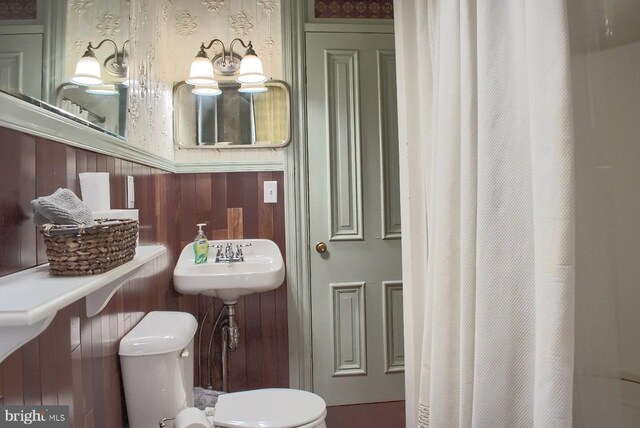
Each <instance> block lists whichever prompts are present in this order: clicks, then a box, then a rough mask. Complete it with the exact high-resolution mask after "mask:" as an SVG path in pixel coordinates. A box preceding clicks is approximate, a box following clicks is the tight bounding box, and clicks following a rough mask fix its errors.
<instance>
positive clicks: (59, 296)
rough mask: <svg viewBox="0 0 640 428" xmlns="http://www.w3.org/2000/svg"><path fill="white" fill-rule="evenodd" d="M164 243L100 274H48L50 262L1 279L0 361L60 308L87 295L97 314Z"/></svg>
mask: <svg viewBox="0 0 640 428" xmlns="http://www.w3.org/2000/svg"><path fill="white" fill-rule="evenodd" d="M166 251H167V249H166V248H165V247H163V246H145V247H138V248H137V250H136V255H135V257H134V258H133V260H131V261H130V262H128V263H125V264H123V265H122V266H118V267H117V268H115V269H112V270H110V271H108V272H105V273H103V274H100V275H88V276H73V277H61V276H52V275H49V265H42V266H37V267H35V268H32V269H27V270H24V271H21V272H18V273H15V274H11V275H7V276H4V277H2V278H0V362H2V361H3V360H4V359H5V358H6V357H7V356H8V355H9V354H11V352H13V351H15V350H16V349H18V348H19V347H20V346H22V345H23V344H25V343H26V342H28V341H29V340H31V339H33V338H34V337H36V336H37V335H38V334H40V333H41V332H42V331H44V329H46V328H47V326H48V325H49V323H50V322H51V320H53V317H54V316H55V315H56V313H57V312H58V310H60V309H62V308H64V307H66V306H68V305H70V304H71V303H73V302H75V301H77V300H80V299H82V298H83V297H86V298H87V299H86V307H87V316H89V317H91V316H94V315H96V314H98V313H100V311H101V310H102V309H104V307H105V306H106V305H107V303H108V302H109V299H110V298H111V296H113V294H115V292H116V291H117V290H118V288H120V287H121V286H122V284H123V283H124V282H126V281H127V280H128V279H130V278H131V277H133V276H134V275H135V274H137V273H138V272H139V271H140V270H141V269H142V268H143V267H144V265H145V264H146V263H148V262H150V261H152V260H154V259H155V258H157V257H160V256H161V255H163V254H164V253H166Z"/></svg>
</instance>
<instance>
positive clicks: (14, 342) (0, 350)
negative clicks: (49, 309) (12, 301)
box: [0, 313, 56, 363]
mask: <svg viewBox="0 0 640 428" xmlns="http://www.w3.org/2000/svg"><path fill="white" fill-rule="evenodd" d="M55 316H56V313H53V314H51V315H49V316H48V317H46V318H43V319H41V320H40V321H38V322H37V323H35V324H32V325H23V326H7V327H0V363H2V362H3V361H4V360H5V359H6V358H7V357H8V356H9V355H11V354H12V353H13V351H15V350H17V349H18V348H20V347H21V346H22V345H24V344H25V343H27V342H28V341H30V340H31V339H33V338H35V337H38V335H39V334H40V333H42V332H43V331H45V329H46V328H47V327H49V324H51V321H53V317H55Z"/></svg>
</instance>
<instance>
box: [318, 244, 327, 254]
mask: <svg viewBox="0 0 640 428" xmlns="http://www.w3.org/2000/svg"><path fill="white" fill-rule="evenodd" d="M316 251H317V252H319V253H320V254H322V253H326V252H327V244H325V243H324V242H318V243H317V244H316Z"/></svg>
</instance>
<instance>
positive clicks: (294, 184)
mask: <svg viewBox="0 0 640 428" xmlns="http://www.w3.org/2000/svg"><path fill="white" fill-rule="evenodd" d="M281 11H282V43H283V48H282V58H283V71H284V76H285V80H287V81H288V82H291V88H292V99H291V101H292V109H291V118H292V125H293V126H292V136H291V137H292V143H291V144H290V145H289V146H288V147H287V148H286V149H285V198H286V200H285V208H286V213H285V223H286V234H287V242H286V245H287V275H288V276H287V284H288V287H289V288H288V293H289V294H288V299H289V300H288V302H289V305H288V306H289V383H290V386H291V387H292V388H299V389H304V390H308V391H311V390H312V389H313V379H312V375H313V370H312V356H313V348H312V342H311V281H310V272H311V271H310V267H309V248H310V247H309V221H308V218H309V215H308V211H309V202H308V178H307V171H308V166H307V162H308V160H307V127H306V88H305V35H304V31H302V30H303V26H304V21H305V13H306V8H305V2H300V1H298V0H282V3H281Z"/></svg>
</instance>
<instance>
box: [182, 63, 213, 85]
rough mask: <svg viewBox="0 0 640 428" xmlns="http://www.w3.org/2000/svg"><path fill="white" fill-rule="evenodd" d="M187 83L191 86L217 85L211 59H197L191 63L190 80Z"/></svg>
mask: <svg viewBox="0 0 640 428" xmlns="http://www.w3.org/2000/svg"><path fill="white" fill-rule="evenodd" d="M186 82H187V83H188V84H190V85H211V84H213V83H216V79H215V78H214V77H213V64H211V60H209V58H204V57H196V58H195V59H194V60H193V62H192V63H191V70H190V72H189V78H188V79H187V80H186Z"/></svg>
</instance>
